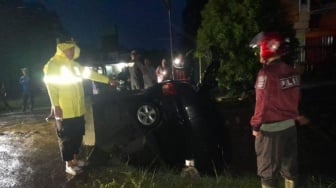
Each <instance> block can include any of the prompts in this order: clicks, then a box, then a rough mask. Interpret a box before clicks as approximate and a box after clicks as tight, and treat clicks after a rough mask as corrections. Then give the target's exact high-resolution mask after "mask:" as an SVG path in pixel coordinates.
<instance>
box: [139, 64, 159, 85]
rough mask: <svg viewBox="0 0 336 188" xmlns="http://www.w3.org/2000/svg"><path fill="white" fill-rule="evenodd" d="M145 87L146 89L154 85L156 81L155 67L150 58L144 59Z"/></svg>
mask: <svg viewBox="0 0 336 188" xmlns="http://www.w3.org/2000/svg"><path fill="white" fill-rule="evenodd" d="M142 73H143V80H144V87H145V89H147V88H149V87H151V86H153V85H154V84H155V83H156V82H157V81H156V75H155V68H154V67H153V66H152V65H151V62H150V60H149V59H148V58H145V60H144V66H143V69H142Z"/></svg>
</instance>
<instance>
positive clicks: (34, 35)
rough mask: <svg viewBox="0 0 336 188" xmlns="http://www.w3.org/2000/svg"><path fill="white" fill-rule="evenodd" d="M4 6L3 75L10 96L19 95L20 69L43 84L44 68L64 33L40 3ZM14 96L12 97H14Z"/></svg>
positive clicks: (0, 32)
mask: <svg viewBox="0 0 336 188" xmlns="http://www.w3.org/2000/svg"><path fill="white" fill-rule="evenodd" d="M15 2H17V3H14V4H13V2H12V1H3V2H1V3H0V23H1V24H0V44H1V45H0V65H1V70H0V74H1V77H2V78H3V79H6V81H7V82H8V83H13V84H10V85H8V90H9V92H10V93H13V94H14V93H17V94H18V93H20V92H18V90H19V86H18V84H15V83H17V82H18V77H19V76H20V74H21V71H20V69H21V68H23V67H27V68H29V69H30V70H32V71H31V73H32V76H33V77H34V78H36V80H39V81H40V82H41V83H42V69H43V65H44V64H45V63H46V62H47V61H48V60H49V58H50V57H51V56H52V55H53V54H54V53H55V44H56V40H55V39H56V37H57V36H59V35H60V34H61V33H64V31H63V29H62V27H61V24H60V21H59V20H58V17H57V15H56V14H54V13H50V12H48V11H47V10H46V9H45V8H44V6H43V5H41V4H39V3H37V4H34V3H31V4H23V3H22V2H20V1H15ZM13 94H12V95H13Z"/></svg>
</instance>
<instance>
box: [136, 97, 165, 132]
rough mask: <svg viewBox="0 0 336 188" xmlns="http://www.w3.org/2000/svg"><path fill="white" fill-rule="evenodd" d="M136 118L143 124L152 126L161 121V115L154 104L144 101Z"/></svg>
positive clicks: (146, 126)
mask: <svg viewBox="0 0 336 188" xmlns="http://www.w3.org/2000/svg"><path fill="white" fill-rule="evenodd" d="M136 118H137V121H138V123H139V124H140V125H141V126H143V127H144V128H151V127H153V126H155V125H157V124H158V123H159V122H160V118H161V115H160V111H159V109H158V108H157V107H156V106H155V105H154V104H151V103H144V104H141V105H140V106H139V107H138V108H137V112H136Z"/></svg>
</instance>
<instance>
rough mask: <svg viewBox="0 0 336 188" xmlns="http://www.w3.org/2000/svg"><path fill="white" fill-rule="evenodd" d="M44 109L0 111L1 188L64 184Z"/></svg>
mask: <svg viewBox="0 0 336 188" xmlns="http://www.w3.org/2000/svg"><path fill="white" fill-rule="evenodd" d="M48 112H49V108H40V109H37V110H36V111H35V112H33V113H18V112H11V113H5V114H0V187H1V188H9V187H10V188H43V187H46V188H47V187H48V188H53V187H55V188H56V187H66V186H65V185H66V182H67V180H68V179H69V177H67V176H66V174H65V173H64V166H63V163H62V161H61V159H60V154H59V150H58V142H57V137H56V135H55V131H54V127H53V123H52V122H50V123H48V122H46V121H45V119H44V118H45V116H46V114H48Z"/></svg>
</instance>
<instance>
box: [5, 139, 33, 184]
mask: <svg viewBox="0 0 336 188" xmlns="http://www.w3.org/2000/svg"><path fill="white" fill-rule="evenodd" d="M18 140H19V142H18ZM20 140H23V138H22V135H15V134H11V135H6V134H4V135H0V177H1V178H0V187H2V188H5V187H20V184H21V183H20V179H22V178H23V177H26V176H29V175H30V174H32V172H33V170H32V168H31V167H29V166H26V167H25V168H23V167H24V166H25V165H26V164H24V162H23V161H24V160H22V158H23V156H24V152H25V149H24V148H28V147H22V144H23V145H25V143H22V142H20ZM15 143H19V144H21V147H19V146H18V144H16V145H15Z"/></svg>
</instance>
